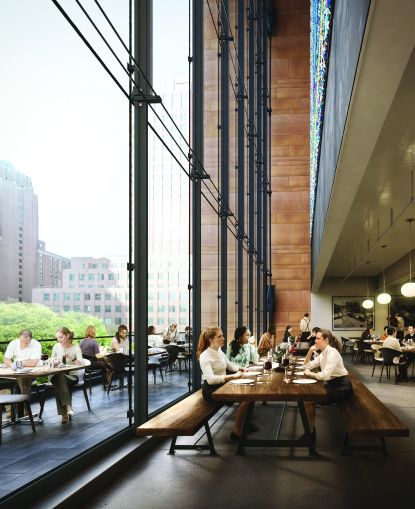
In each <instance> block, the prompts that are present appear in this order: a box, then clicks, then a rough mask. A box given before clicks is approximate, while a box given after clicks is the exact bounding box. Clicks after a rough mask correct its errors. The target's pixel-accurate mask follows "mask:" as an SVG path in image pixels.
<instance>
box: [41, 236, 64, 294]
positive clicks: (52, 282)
mask: <svg viewBox="0 0 415 509" xmlns="http://www.w3.org/2000/svg"><path fill="white" fill-rule="evenodd" d="M37 254H38V258H37V267H38V269H37V270H38V281H37V286H38V287H40V288H42V287H50V288H59V287H61V286H62V271H63V270H64V269H68V268H69V267H70V260H69V258H65V257H64V256H60V255H57V254H54V253H51V252H50V251H46V243H45V242H44V241H43V240H39V242H38V252H37Z"/></svg>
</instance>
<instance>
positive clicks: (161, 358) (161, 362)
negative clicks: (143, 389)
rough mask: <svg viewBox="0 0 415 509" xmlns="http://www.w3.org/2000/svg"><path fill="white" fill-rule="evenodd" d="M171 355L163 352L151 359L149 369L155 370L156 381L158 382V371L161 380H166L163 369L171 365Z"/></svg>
mask: <svg viewBox="0 0 415 509" xmlns="http://www.w3.org/2000/svg"><path fill="white" fill-rule="evenodd" d="M169 359H170V356H169V354H168V353H161V354H160V355H154V356H152V358H150V359H149V361H148V364H147V371H152V372H153V377H154V383H156V372H157V370H158V371H159V372H160V376H161V381H162V382H164V378H163V369H164V370H166V369H167V367H168V365H169Z"/></svg>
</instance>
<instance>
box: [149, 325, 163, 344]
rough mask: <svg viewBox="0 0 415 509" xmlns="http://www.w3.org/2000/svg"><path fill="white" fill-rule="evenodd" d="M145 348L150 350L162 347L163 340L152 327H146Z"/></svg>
mask: <svg viewBox="0 0 415 509" xmlns="http://www.w3.org/2000/svg"><path fill="white" fill-rule="evenodd" d="M147 346H148V347H150V348H151V347H153V346H156V347H163V346H164V343H163V338H162V336H159V335H158V334H156V328H155V327H154V325H149V326H148V327H147Z"/></svg>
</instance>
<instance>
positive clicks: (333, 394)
mask: <svg viewBox="0 0 415 509" xmlns="http://www.w3.org/2000/svg"><path fill="white" fill-rule="evenodd" d="M332 345H333V346H332ZM334 345H335V338H334V336H333V335H332V333H331V332H330V331H329V330H324V329H323V330H321V331H319V332H317V334H316V342H315V344H314V345H313V346H312V347H310V349H309V351H308V352H307V355H306V358H305V362H304V368H305V371H304V373H305V375H307V376H309V377H311V378H315V379H316V380H321V381H323V382H324V387H325V389H326V392H327V398H326V403H327V404H329V403H338V402H340V401H343V400H345V399H346V398H348V397H349V396H350V395H351V394H352V393H353V388H352V382H351V380H350V377H349V376H348V372H347V369H346V368H345V367H344V364H343V359H342V356H341V355H340V353H339V351H338V350H337V349H336V348H335V346H334ZM316 350H320V351H321V353H320V355H319V356H318V357H317V358H316V359H314V360H310V359H311V356H312V354H313V353H314V352H315V351H316ZM315 368H320V371H318V372H316V373H315V372H313V371H311V370H312V369H315ZM306 410H307V415H308V420H309V423H310V429H312V430H313V433H314V435H315V431H314V419H315V409H314V405H313V404H312V403H309V404H307V405H306Z"/></svg>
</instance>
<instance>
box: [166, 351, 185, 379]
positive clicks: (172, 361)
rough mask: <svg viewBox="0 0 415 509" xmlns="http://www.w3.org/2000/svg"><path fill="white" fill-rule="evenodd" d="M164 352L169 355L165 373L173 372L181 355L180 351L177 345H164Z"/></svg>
mask: <svg viewBox="0 0 415 509" xmlns="http://www.w3.org/2000/svg"><path fill="white" fill-rule="evenodd" d="M166 351H167V353H168V354H169V362H168V366H166V371H165V373H167V371H173V369H174V365H175V363H176V361H177V357H178V355H179V354H180V353H181V351H182V349H181V348H180V347H179V346H177V345H166Z"/></svg>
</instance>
